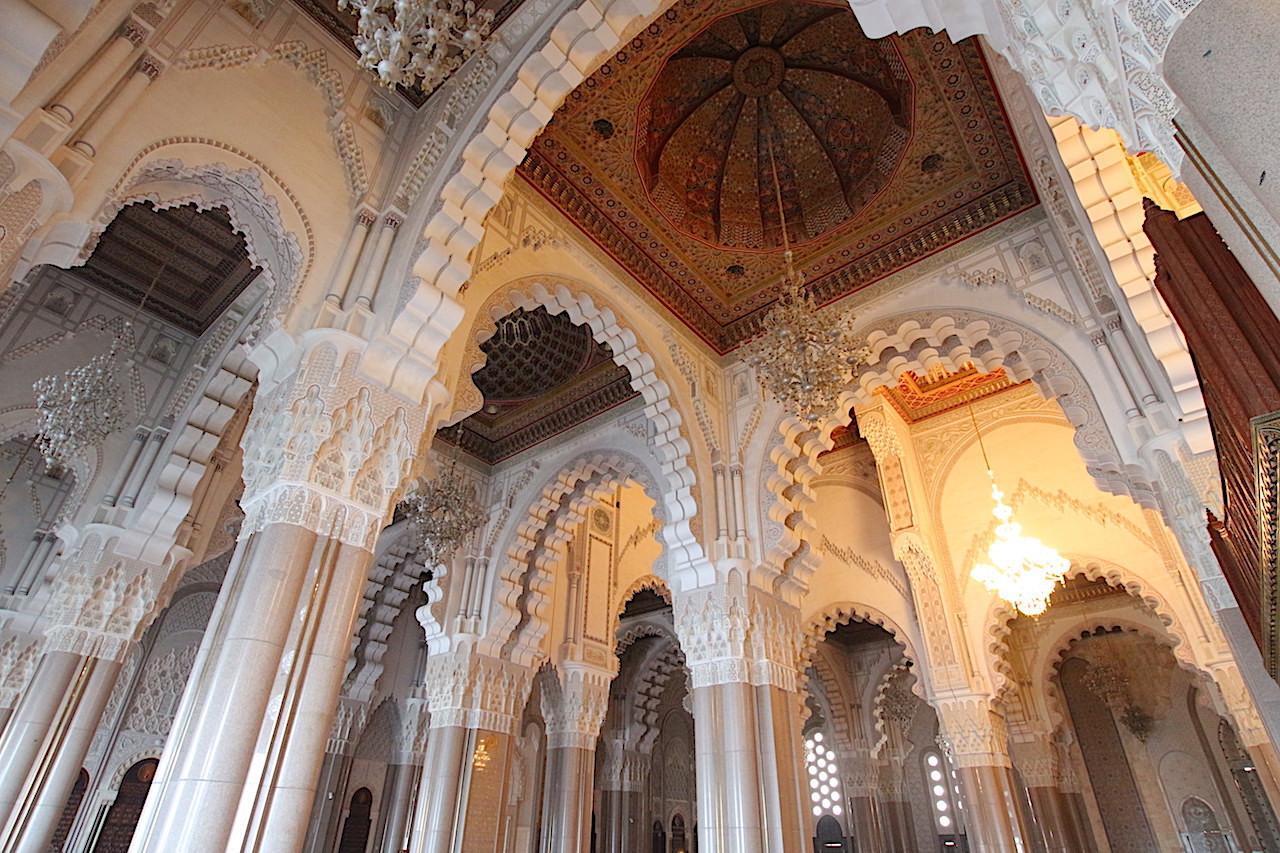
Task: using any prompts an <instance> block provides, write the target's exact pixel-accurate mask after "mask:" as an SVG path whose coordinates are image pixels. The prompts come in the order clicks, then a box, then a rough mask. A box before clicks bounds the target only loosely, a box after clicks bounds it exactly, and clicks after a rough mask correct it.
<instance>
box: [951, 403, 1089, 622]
mask: <svg viewBox="0 0 1280 853" xmlns="http://www.w3.org/2000/svg"><path fill="white" fill-rule="evenodd" d="M969 418H970V419H971V420H972V421H973V430H974V432H975V433H976V434H977V436H978V448H979V449H980V450H981V451H982V462H983V464H984V465H986V468H987V477H988V479H990V481H991V499H992V501H993V502H994V504H995V505H994V506H993V507H992V509H991V514H992V515H993V516H995V519H996V522H997V523H996V533H995V539H994V540H993V541H992V543H991V545H990V547H988V548H987V562H985V563H977V564H975V565H974V567H973V577H974V579H975V580H977V581H978V582H979V583H981V584H982V585H983V586H985V587H986V588H987V589H989V590H991V591H992V592H994V593H995V594H996V595H998V596H999V597H1000V598H1002V599H1004V600H1005V601H1007V602H1008V603H1010V604H1012V605H1013V606H1014V607H1015V608H1016V609H1017V610H1018V611H1019V612H1020V613H1025V614H1026V615H1028V616H1038V615H1040V614H1041V613H1043V612H1044V611H1045V609H1046V608H1047V607H1048V606H1049V596H1050V595H1051V594H1052V593H1053V590H1054V587H1056V586H1057V585H1058V582H1059V581H1061V580H1062V577H1063V575H1065V574H1066V573H1067V571H1068V570H1069V569H1070V568H1071V562H1070V561H1069V560H1067V559H1066V558H1065V557H1063V556H1062V555H1061V554H1059V553H1058V552H1057V551H1055V550H1054V549H1052V548H1050V547H1049V546H1048V545H1045V544H1044V543H1043V542H1041V541H1040V540H1039V539H1035V538H1033V537H1031V536H1025V535H1023V533H1022V525H1020V524H1018V522H1016V521H1014V519H1013V507H1011V506H1009V505H1008V504H1007V503H1005V500H1004V492H1002V491H1000V487H999V486H998V485H997V484H996V475H995V472H994V471H993V470H992V469H991V463H990V462H989V461H988V460H987V448H986V446H985V445H984V444H983V443H982V432H981V431H980V430H979V429H978V420H977V418H975V417H974V415H973V406H972V405H970V406H969Z"/></svg>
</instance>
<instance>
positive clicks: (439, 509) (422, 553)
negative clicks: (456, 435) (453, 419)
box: [404, 427, 485, 569]
mask: <svg viewBox="0 0 1280 853" xmlns="http://www.w3.org/2000/svg"><path fill="white" fill-rule="evenodd" d="M456 429H458V427H455V430H456ZM404 504H405V510H406V512H407V514H408V517H409V525H410V529H411V530H412V531H413V535H414V537H415V545H416V547H417V551H418V557H419V558H420V559H421V560H422V561H423V563H425V564H426V565H427V567H428V568H432V569H434V568H435V567H436V566H442V565H445V564H446V563H448V562H449V560H450V559H452V558H453V555H454V554H455V553H456V552H457V550H458V549H459V548H461V547H462V543H463V542H465V541H466V538H467V537H468V536H470V535H471V534H472V532H474V531H475V530H476V528H478V527H479V526H480V525H481V524H483V523H484V519H485V510H484V507H482V506H481V505H480V503H479V501H477V500H476V487H475V485H474V484H473V483H472V482H471V481H470V480H469V479H468V478H467V477H466V476H465V475H464V474H463V473H462V472H461V471H459V470H458V458H457V455H456V452H451V453H450V455H449V463H448V465H446V466H444V467H443V469H441V470H438V471H437V473H436V476H435V477H433V478H431V479H430V480H427V481H426V482H424V483H422V484H420V485H419V486H418V488H417V489H415V490H414V491H413V492H411V493H410V494H409V495H408V496H407V497H406V498H405V500H404Z"/></svg>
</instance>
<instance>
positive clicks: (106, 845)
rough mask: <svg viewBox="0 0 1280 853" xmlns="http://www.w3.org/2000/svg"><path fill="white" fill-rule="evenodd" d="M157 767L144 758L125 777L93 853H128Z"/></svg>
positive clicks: (151, 759)
mask: <svg viewBox="0 0 1280 853" xmlns="http://www.w3.org/2000/svg"><path fill="white" fill-rule="evenodd" d="M158 763H159V762H158V761H157V760H156V759H154V758H144V759H143V760H142V761H139V762H138V763H137V764H135V765H133V766H132V767H130V768H129V771H128V772H127V773H125V774H124V779H123V780H122V781H121V782H120V790H119V791H117V792H116V800H115V802H114V803H112V804H111V809H110V811H108V812H107V819H106V820H105V821H103V824H102V832H100V833H99V834H98V843H97V844H95V845H94V846H93V853H128V850H129V843H130V842H131V841H133V832H134V830H135V829H137V828H138V817H139V816H140V815H141V814H142V806H143V804H144V803H146V801H147V792H148V791H150V790H151V780H152V779H154V778H155V776H156V765H157V764H158Z"/></svg>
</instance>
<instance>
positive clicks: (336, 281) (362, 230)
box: [325, 210, 378, 308]
mask: <svg viewBox="0 0 1280 853" xmlns="http://www.w3.org/2000/svg"><path fill="white" fill-rule="evenodd" d="M377 221H378V218H377V216H375V215H374V214H373V212H372V211H369V210H361V211H360V212H359V213H357V214H356V222H355V226H354V227H353V228H352V229H351V236H349V237H348V238H347V245H346V246H345V247H344V248H343V250H342V256H341V257H340V258H339V259H338V266H337V268H336V269H335V270H334V274H333V283H332V284H331V285H330V287H329V295H328V296H326V297H325V301H327V302H329V303H330V304H331V305H334V306H337V307H339V308H341V307H342V303H343V302H344V301H346V298H347V292H348V291H349V290H350V289H351V280H352V279H351V277H352V275H353V274H354V273H355V269H356V262H357V261H358V260H360V255H361V254H362V253H363V252H364V247H365V244H366V243H367V242H368V240H369V229H370V228H372V227H373V223H375V222H377Z"/></svg>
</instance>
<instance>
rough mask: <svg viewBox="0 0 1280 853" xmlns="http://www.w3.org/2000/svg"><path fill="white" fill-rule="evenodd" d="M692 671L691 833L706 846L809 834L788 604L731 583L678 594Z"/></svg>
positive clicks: (779, 841)
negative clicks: (694, 809)
mask: <svg viewBox="0 0 1280 853" xmlns="http://www.w3.org/2000/svg"><path fill="white" fill-rule="evenodd" d="M675 609H676V630H677V632H678V634H679V635H680V641H681V646H682V648H683V649H684V652H685V658H686V661H687V663H688V666H689V671H690V683H691V687H692V689H691V695H692V705H693V717H694V723H695V725H696V727H697V734H696V737H695V759H696V776H697V790H698V840H699V844H700V845H701V846H702V847H703V849H706V850H733V851H741V853H763V851H774V850H800V849H804V848H805V847H806V846H807V845H808V843H809V842H808V838H809V837H810V836H811V830H810V826H811V823H810V821H808V820H806V819H805V817H804V815H805V813H806V812H807V809H806V808H805V806H806V804H807V800H806V794H805V789H804V788H803V787H802V784H803V783H802V780H803V778H804V777H803V768H802V764H801V762H802V761H803V757H804V749H803V746H802V739H801V736H800V722H799V714H798V710H799V707H800V706H799V702H798V696H797V684H798V679H797V665H798V654H797V652H798V646H797V639H796V638H798V637H799V636H800V635H801V632H800V628H799V615H798V612H797V610H796V608H795V607H793V606H791V605H788V604H786V603H784V602H782V601H781V600H779V599H778V598H776V597H774V596H772V595H769V594H767V593H763V592H760V591H759V590H752V589H748V588H745V587H744V586H743V585H741V584H740V583H739V582H737V581H736V580H735V581H731V582H728V583H724V584H717V585H715V586H708V587H704V588H700V589H696V590H690V591H687V592H685V593H684V594H682V595H679V596H676V599H675Z"/></svg>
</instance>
